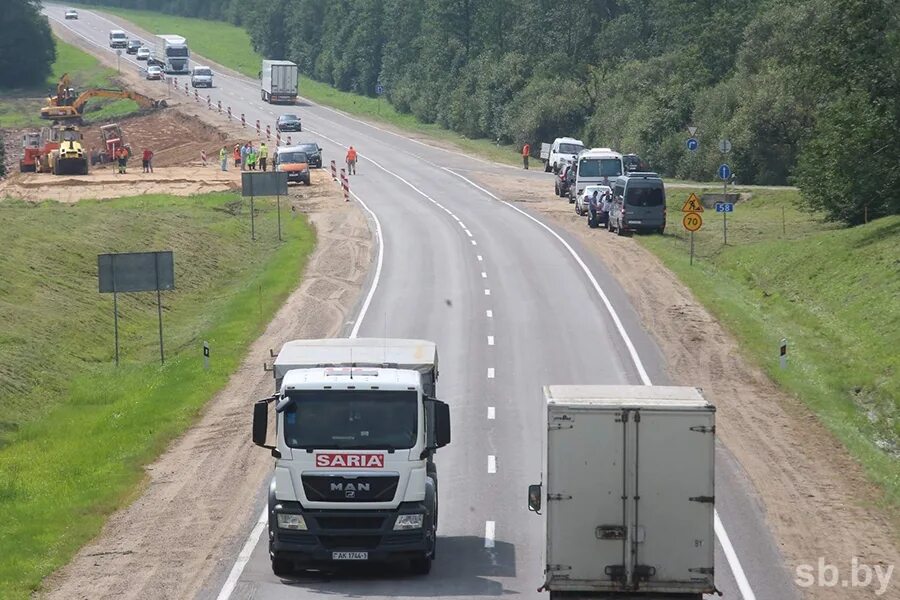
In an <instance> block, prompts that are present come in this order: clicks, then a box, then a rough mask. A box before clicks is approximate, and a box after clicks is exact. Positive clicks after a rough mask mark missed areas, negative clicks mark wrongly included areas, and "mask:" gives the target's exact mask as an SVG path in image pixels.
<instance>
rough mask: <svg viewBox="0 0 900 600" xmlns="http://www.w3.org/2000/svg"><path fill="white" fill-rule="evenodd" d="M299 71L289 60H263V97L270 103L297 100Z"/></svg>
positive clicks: (290, 102)
mask: <svg viewBox="0 0 900 600" xmlns="http://www.w3.org/2000/svg"><path fill="white" fill-rule="evenodd" d="M298 78H299V72H298V70H297V65H296V64H294V63H292V62H291V61H289V60H264V61H262V72H261V73H260V79H261V81H262V91H261V95H262V99H263V102H268V103H269V104H276V103H286V104H294V102H296V101H297V95H298V94H297V84H298Z"/></svg>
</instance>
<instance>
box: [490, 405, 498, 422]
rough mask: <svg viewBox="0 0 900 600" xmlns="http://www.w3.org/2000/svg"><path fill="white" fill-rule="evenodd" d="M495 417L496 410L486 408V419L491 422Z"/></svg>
mask: <svg viewBox="0 0 900 600" xmlns="http://www.w3.org/2000/svg"><path fill="white" fill-rule="evenodd" d="M496 417H497V410H496V409H495V408H494V407H493V406H488V419H490V420H491V421H493V420H494V419H495V418H496Z"/></svg>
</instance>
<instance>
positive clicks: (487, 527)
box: [484, 521, 496, 548]
mask: <svg viewBox="0 0 900 600" xmlns="http://www.w3.org/2000/svg"><path fill="white" fill-rule="evenodd" d="M495 529H496V527H495V524H494V522H493V521H485V522H484V547H485V548H493V547H494V534H495Z"/></svg>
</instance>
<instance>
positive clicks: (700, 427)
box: [691, 425, 716, 433]
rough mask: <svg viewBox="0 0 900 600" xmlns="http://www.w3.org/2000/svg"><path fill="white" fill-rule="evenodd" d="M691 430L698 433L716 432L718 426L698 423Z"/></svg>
mask: <svg viewBox="0 0 900 600" xmlns="http://www.w3.org/2000/svg"><path fill="white" fill-rule="evenodd" d="M691 431H696V432H697V433H715V432H716V426H715V425H713V426H712V427H708V426H707V425H698V426H696V427H691Z"/></svg>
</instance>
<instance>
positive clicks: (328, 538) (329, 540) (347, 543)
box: [319, 535, 381, 550]
mask: <svg viewBox="0 0 900 600" xmlns="http://www.w3.org/2000/svg"><path fill="white" fill-rule="evenodd" d="M319 541H320V542H321V543H322V546H324V547H325V548H328V549H329V550H335V549H344V548H346V549H348V550H357V549H361V550H373V549H375V548H377V547H378V544H380V543H381V536H380V535H320V536H319Z"/></svg>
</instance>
